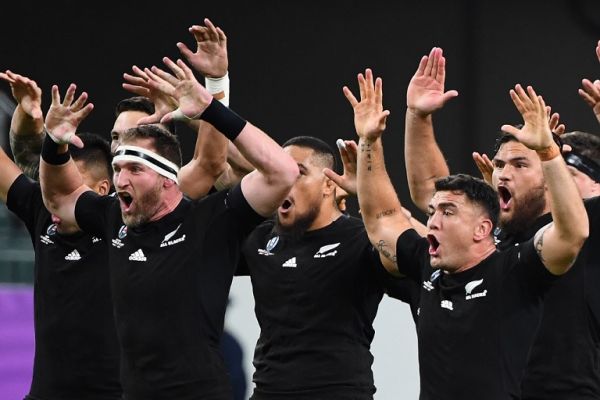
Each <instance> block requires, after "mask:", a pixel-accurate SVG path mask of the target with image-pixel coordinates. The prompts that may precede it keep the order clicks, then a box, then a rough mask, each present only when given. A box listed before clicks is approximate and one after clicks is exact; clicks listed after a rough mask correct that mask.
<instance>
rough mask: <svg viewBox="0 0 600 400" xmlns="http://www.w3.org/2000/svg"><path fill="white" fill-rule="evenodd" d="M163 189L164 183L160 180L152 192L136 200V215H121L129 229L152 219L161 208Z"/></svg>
mask: <svg viewBox="0 0 600 400" xmlns="http://www.w3.org/2000/svg"><path fill="white" fill-rule="evenodd" d="M161 187H162V182H160V180H159V182H158V183H157V185H156V186H155V187H154V188H153V189H152V190H149V191H148V192H146V193H144V194H143V195H141V196H140V197H139V198H138V199H136V203H137V204H136V205H135V207H136V210H135V213H132V214H127V215H126V214H123V213H121V218H123V222H124V223H125V225H127V227H129V228H135V227H137V226H140V225H143V224H145V223H146V222H148V221H150V218H152V216H153V215H154V214H155V213H156V210H157V209H158V208H159V207H160V192H161Z"/></svg>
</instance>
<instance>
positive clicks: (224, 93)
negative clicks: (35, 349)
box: [204, 72, 229, 107]
mask: <svg viewBox="0 0 600 400" xmlns="http://www.w3.org/2000/svg"><path fill="white" fill-rule="evenodd" d="M204 80H205V85H206V90H207V91H208V93H210V94H212V95H213V96H214V97H215V99H217V100H218V101H220V102H221V104H223V105H224V106H225V107H229V72H226V73H225V75H223V76H222V77H220V78H211V77H208V76H207V77H206V78H205V79H204Z"/></svg>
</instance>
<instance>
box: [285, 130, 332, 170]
mask: <svg viewBox="0 0 600 400" xmlns="http://www.w3.org/2000/svg"><path fill="white" fill-rule="evenodd" d="M288 146H298V147H304V148H307V149H311V150H312V151H313V152H314V155H315V156H316V157H317V158H319V159H321V163H322V164H323V165H324V166H326V167H327V168H330V169H332V170H334V171H335V170H336V167H337V162H336V157H335V153H334V152H333V149H332V148H331V146H329V145H328V144H327V143H325V142H324V141H323V140H321V139H319V138H316V137H314V136H296V137H293V138H291V139H290V140H288V141H287V142H285V143H284V144H283V146H281V147H288Z"/></svg>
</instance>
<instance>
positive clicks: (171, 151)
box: [119, 125, 182, 168]
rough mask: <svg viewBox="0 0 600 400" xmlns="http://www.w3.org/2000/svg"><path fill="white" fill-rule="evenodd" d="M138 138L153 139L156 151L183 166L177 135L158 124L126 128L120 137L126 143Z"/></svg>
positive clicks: (120, 140)
mask: <svg viewBox="0 0 600 400" xmlns="http://www.w3.org/2000/svg"><path fill="white" fill-rule="evenodd" d="M136 139H152V142H153V146H154V151H155V152H156V153H157V154H159V155H161V156H163V157H164V158H166V159H167V160H169V161H171V162H172V163H174V164H175V165H177V166H178V167H179V168H181V164H182V161H181V147H180V146H179V140H178V139H177V136H175V135H173V134H172V133H171V132H169V131H168V130H166V129H164V128H161V127H160V126H158V125H140V126H136V127H135V128H131V129H128V130H126V131H125V132H123V133H122V134H121V136H120V137H119V142H121V143H122V144H125V143H126V142H128V141H132V140H136Z"/></svg>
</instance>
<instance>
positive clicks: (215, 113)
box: [200, 99, 246, 142]
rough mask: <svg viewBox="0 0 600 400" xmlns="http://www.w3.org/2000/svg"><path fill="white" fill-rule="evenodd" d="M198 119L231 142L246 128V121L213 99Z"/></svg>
mask: <svg viewBox="0 0 600 400" xmlns="http://www.w3.org/2000/svg"><path fill="white" fill-rule="evenodd" d="M200 119H201V120H203V121H206V122H208V123H209V124H211V125H212V126H214V127H215V128H216V129H217V130H218V131H219V132H221V133H222V134H223V135H224V136H225V137H226V138H227V139H229V140H231V141H232V142H233V141H234V140H235V138H237V137H238V135H239V134H240V132H241V131H242V129H244V127H245V126H246V120H245V119H243V118H242V117H240V116H239V115H237V114H236V113H235V112H233V111H231V110H230V109H229V108H227V107H225V106H224V105H223V104H221V102H220V101H218V100H215V99H213V100H212V101H211V103H210V104H209V105H208V107H207V108H206V110H204V112H203V113H202V115H201V116H200Z"/></svg>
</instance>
